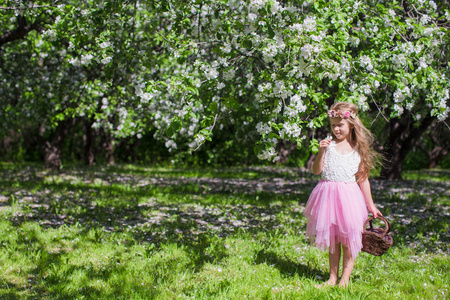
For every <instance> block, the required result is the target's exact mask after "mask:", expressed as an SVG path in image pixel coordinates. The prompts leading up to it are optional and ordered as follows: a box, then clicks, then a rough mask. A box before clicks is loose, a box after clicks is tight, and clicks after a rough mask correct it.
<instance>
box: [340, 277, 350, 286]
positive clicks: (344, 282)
mask: <svg viewBox="0 0 450 300" xmlns="http://www.w3.org/2000/svg"><path fill="white" fill-rule="evenodd" d="M347 287H348V282H347V281H345V279H344V278H341V281H339V288H341V289H345V288H347Z"/></svg>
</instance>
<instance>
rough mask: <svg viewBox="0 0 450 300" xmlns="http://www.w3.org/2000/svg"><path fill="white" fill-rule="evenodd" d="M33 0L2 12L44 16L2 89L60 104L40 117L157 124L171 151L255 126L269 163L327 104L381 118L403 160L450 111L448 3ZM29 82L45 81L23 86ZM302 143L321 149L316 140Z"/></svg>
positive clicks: (125, 128)
mask: <svg viewBox="0 0 450 300" xmlns="http://www.w3.org/2000/svg"><path fill="white" fill-rule="evenodd" d="M11 2H12V1H11ZM33 5H34V7H30V6H31V5H28V6H27V7H22V8H20V7H16V9H11V10H7V11H8V14H9V15H8V16H7V17H2V23H5V24H8V27H4V28H9V29H10V31H13V30H14V28H15V27H17V25H14V24H17V23H18V20H19V18H26V19H27V20H28V22H31V21H33V20H34V21H39V20H40V19H39V18H42V21H40V22H38V25H39V29H37V30H35V31H33V32H30V34H27V35H24V36H23V38H22V39H21V41H20V42H14V43H13V42H9V43H5V44H4V45H3V46H2V49H3V51H2V53H1V55H2V56H3V57H2V60H9V59H10V58H11V56H5V55H6V54H5V53H9V54H8V55H14V54H17V53H20V52H21V51H26V52H27V53H28V54H29V56H28V57H29V58H28V60H27V61H26V63H27V66H28V67H29V68H31V70H32V72H31V73H30V74H28V75H30V76H27V74H26V73H27V72H24V73H23V75H22V77H21V78H23V80H21V83H19V87H17V86H16V84H15V83H13V82H14V80H13V79H12V77H11V80H9V81H8V79H5V80H6V81H8V82H6V85H5V86H6V87H2V91H1V92H2V93H3V94H8V95H11V94H18V95H20V97H19V100H18V101H22V102H24V103H28V104H30V101H31V100H30V99H33V100H32V101H40V102H39V103H47V106H48V103H53V102H52V101H54V103H53V105H52V108H51V109H49V108H45V109H42V107H47V106H40V107H41V115H43V116H45V118H46V120H47V121H46V122H45V124H47V125H48V126H53V127H55V126H58V124H60V123H61V122H63V121H64V120H67V119H73V118H88V119H89V120H90V122H91V123H90V124H91V126H92V127H93V128H102V129H103V130H106V131H108V132H109V133H110V134H111V135H112V136H114V137H115V138H117V139H120V138H125V137H129V136H135V137H137V138H140V137H142V135H144V134H147V133H148V130H149V129H154V130H156V131H155V138H158V139H162V140H164V141H165V145H166V147H167V148H168V149H169V150H170V151H182V150H187V149H190V150H191V151H195V150H197V149H199V148H200V147H201V146H202V145H203V144H204V143H205V142H207V141H211V140H212V139H213V138H214V136H215V135H217V134H220V132H221V131H223V130H226V129H227V128H230V126H232V128H233V130H234V131H235V132H236V134H235V138H236V139H240V140H243V141H246V140H254V139H253V138H252V137H254V136H257V137H259V138H258V139H257V142H256V143H255V147H254V148H255V153H256V155H257V156H258V157H259V158H260V159H265V160H271V161H276V160H277V159H278V155H277V150H278V146H277V144H278V141H279V140H289V141H292V142H295V143H297V144H298V145H299V146H301V145H305V143H308V141H309V140H310V138H309V133H310V132H311V131H314V129H315V128H318V127H322V126H323V125H324V120H325V118H326V111H327V108H328V107H329V105H330V104H331V103H333V102H334V101H351V102H354V103H355V104H357V105H358V107H359V108H360V110H361V111H363V112H367V113H368V114H373V117H374V119H383V120H385V121H386V124H388V125H386V127H389V126H390V128H391V129H390V131H389V137H388V139H387V144H386V149H388V151H391V153H393V154H395V153H394V152H395V151H398V153H397V154H395V155H397V156H398V159H400V160H401V154H400V153H403V152H405V151H406V152H407V150H408V147H409V148H410V147H412V146H413V145H414V142H415V141H414V136H416V135H418V134H419V135H420V134H421V133H422V132H424V130H426V129H427V128H428V127H429V126H430V124H431V123H432V122H436V121H439V122H445V121H446V120H447V119H448V113H449V108H448V103H449V88H450V80H449V66H448V55H449V54H448V53H450V52H449V49H448V48H449V33H448V28H449V25H450V16H449V9H448V2H446V1H441V2H434V1H425V0H413V1H407V2H406V1H403V2H395V1H382V2H380V1H364V2H359V1H352V0H350V1H338V0H334V1H320V0H319V1H277V0H245V1H242V0H219V1H211V0H206V1H200V0H198V1H188V2H186V1H179V0H178V1H176V0H173V1H150V0H144V1H136V0H134V1H133V0H132V1H127V2H124V3H122V2H119V1H104V2H102V4H100V5H97V4H96V3H94V2H92V1H83V0H80V1H70V3H69V2H67V3H66V2H65V1H57V2H51V1H47V2H45V1H39V2H36V3H34V4H33ZM12 6H13V5H12ZM37 6H39V7H37ZM30 24H31V23H30ZM0 43H1V39H0ZM23 46H26V47H27V48H26V49H27V50H19V48H20V49H23V48H22V47H23ZM17 59H18V60H19V62H20V61H24V60H23V59H22V60H21V58H19V57H18V56H17ZM19 62H16V63H17V64H19ZM10 64H11V65H13V62H10ZM24 65H25V64H24V63H22V64H21V66H22V68H24V67H23V66H24ZM12 67H13V69H14V68H15V67H14V66H12ZM43 70H45V71H43ZM1 72H2V74H1V75H2V77H3V75H4V73H5V71H4V70H2V71H1ZM36 72H44V73H45V75H44V76H36V75H32V74H37V73H36ZM16 82H17V81H16ZM30 86H39V89H36V90H38V91H36V90H35V91H33V92H32V93H27V92H26V91H27V89H29V87H30ZM55 89H56V90H57V91H58V92H55V91H56V90H55ZM50 94H51V95H52V97H49V95H50ZM56 95H57V96H56ZM51 99H54V100H51ZM49 100H50V101H49ZM22 107H28V108H29V110H30V113H31V111H33V110H35V109H36V110H39V109H38V108H37V107H35V106H34V105H25V106H22ZM405 120H406V121H405ZM404 123H406V125H403V124H404ZM396 124H401V125H402V126H400V125H398V126H397V125H396ZM398 128H403V129H404V130H403V132H402V135H399V134H398V132H397V131H396V130H398ZM399 136H401V137H400V139H398V137H399ZM396 138H397V139H396ZM304 141H305V142H304ZM309 143H310V149H311V150H313V151H314V150H316V149H317V140H316V139H314V138H312V139H311V140H310V141H309ZM393 144H396V146H395V147H394V146H393ZM402 147H403V148H402ZM397 148H398V149H399V150H398V149H397ZM396 149H397V150H396ZM402 149H403V150H402ZM395 155H394V156H395ZM400 170H401V169H400Z"/></svg>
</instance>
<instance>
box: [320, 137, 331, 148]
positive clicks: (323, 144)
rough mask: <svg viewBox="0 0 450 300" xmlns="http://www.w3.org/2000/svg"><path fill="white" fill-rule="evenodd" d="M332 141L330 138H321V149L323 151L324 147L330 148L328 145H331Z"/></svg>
mask: <svg viewBox="0 0 450 300" xmlns="http://www.w3.org/2000/svg"><path fill="white" fill-rule="evenodd" d="M330 143H331V140H330V139H324V140H321V141H320V142H319V147H320V150H322V151H323V150H324V149H326V148H328V146H330Z"/></svg>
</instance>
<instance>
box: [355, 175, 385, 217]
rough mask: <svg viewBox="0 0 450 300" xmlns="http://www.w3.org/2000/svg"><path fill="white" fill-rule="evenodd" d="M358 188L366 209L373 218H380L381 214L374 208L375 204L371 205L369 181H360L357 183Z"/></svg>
mask: <svg viewBox="0 0 450 300" xmlns="http://www.w3.org/2000/svg"><path fill="white" fill-rule="evenodd" d="M359 186H360V187H361V191H362V193H363V195H364V199H365V200H366V205H367V208H368V209H369V211H370V212H371V213H372V215H373V217H374V218H376V217H377V216H382V215H383V214H382V213H381V212H380V211H379V210H378V208H376V207H375V204H374V203H373V199H372V192H371V190H370V182H369V179H368V178H366V179H364V180H363V181H361V182H360V183H359Z"/></svg>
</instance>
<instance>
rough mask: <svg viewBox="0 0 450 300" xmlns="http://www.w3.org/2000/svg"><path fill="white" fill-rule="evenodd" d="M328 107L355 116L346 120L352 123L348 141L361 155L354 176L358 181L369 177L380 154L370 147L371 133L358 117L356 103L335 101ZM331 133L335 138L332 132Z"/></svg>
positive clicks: (378, 162) (377, 162) (379, 159)
mask: <svg viewBox="0 0 450 300" xmlns="http://www.w3.org/2000/svg"><path fill="white" fill-rule="evenodd" d="M330 109H331V110H334V111H341V112H345V111H348V112H350V113H351V114H352V116H355V118H353V117H350V118H348V119H346V120H347V121H348V122H349V123H350V125H352V126H350V127H351V129H350V142H351V143H352V146H353V147H354V149H355V150H356V151H357V152H358V154H359V156H360V157H361V162H360V163H359V170H358V173H356V176H357V177H358V182H360V181H363V180H365V179H367V178H368V177H369V173H370V169H374V168H375V167H376V166H377V165H378V164H380V163H381V155H380V154H379V153H378V152H376V151H375V150H374V149H373V148H372V144H373V141H374V138H373V135H372V133H371V132H370V131H369V129H367V128H366V127H365V126H364V124H363V123H362V122H361V120H360V119H359V118H358V108H357V107H356V105H354V104H352V103H348V102H337V103H335V104H333V105H332V106H331V108H330ZM332 135H333V137H334V138H336V137H335V136H334V134H333V133H332Z"/></svg>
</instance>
